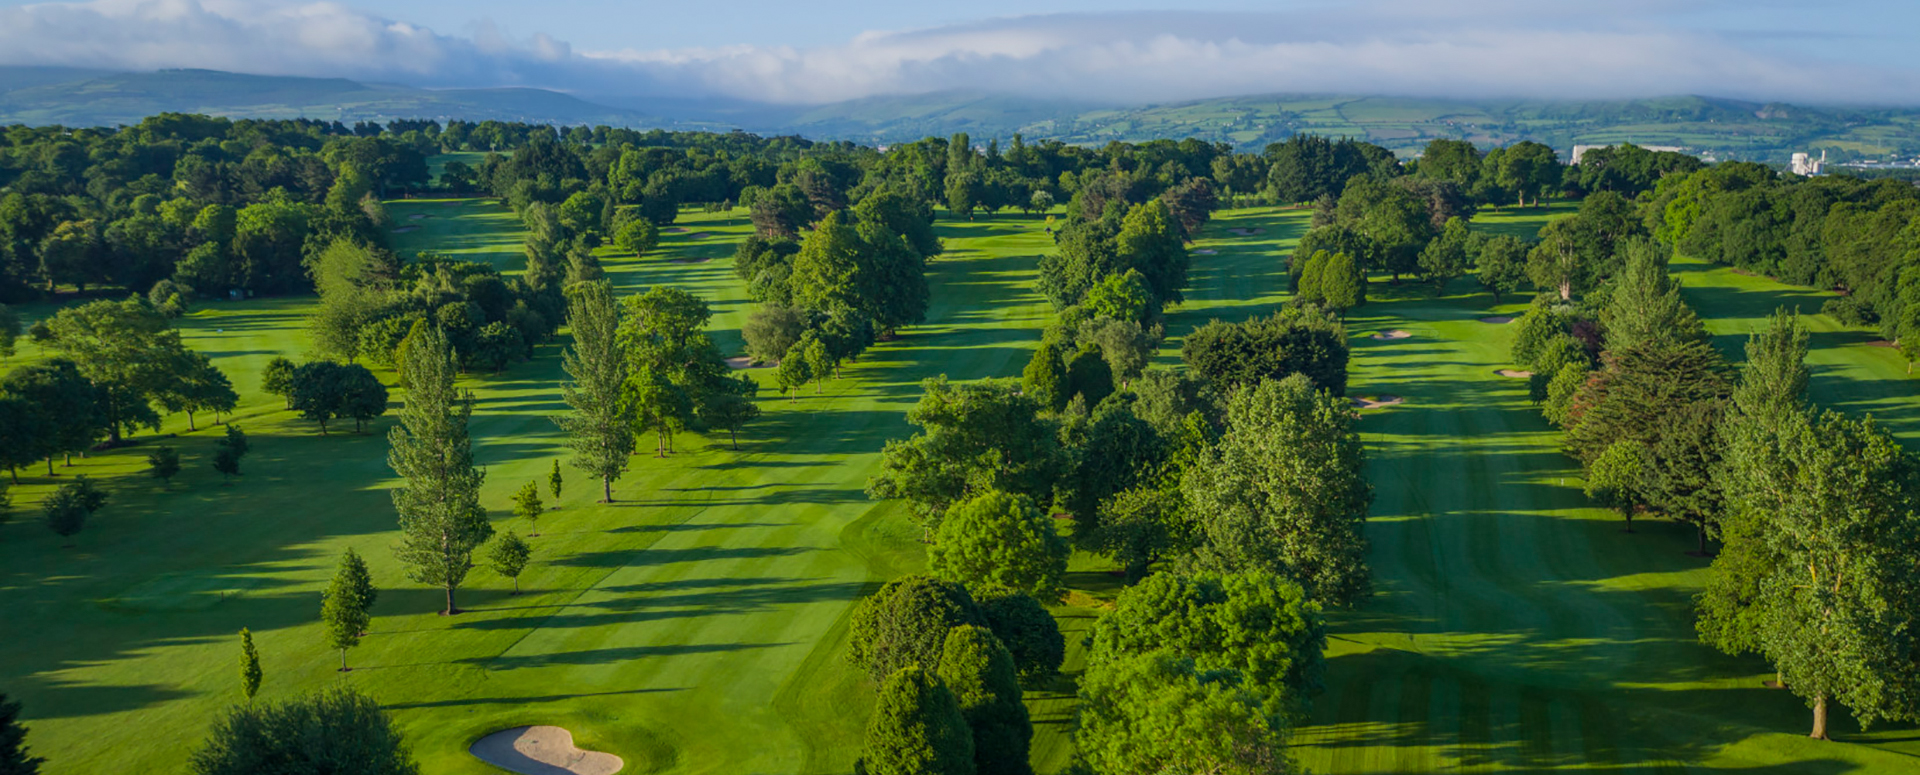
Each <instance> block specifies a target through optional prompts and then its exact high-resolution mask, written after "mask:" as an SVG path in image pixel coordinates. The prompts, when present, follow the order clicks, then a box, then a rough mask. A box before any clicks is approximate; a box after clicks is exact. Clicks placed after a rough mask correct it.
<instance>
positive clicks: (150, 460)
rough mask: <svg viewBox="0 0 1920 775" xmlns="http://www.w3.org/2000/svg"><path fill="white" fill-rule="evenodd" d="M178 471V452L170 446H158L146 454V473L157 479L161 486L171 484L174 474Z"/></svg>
mask: <svg viewBox="0 0 1920 775" xmlns="http://www.w3.org/2000/svg"><path fill="white" fill-rule="evenodd" d="M178 473H180V452H179V451H178V450H176V449H174V448H172V447H160V448H159V449H156V450H154V451H153V454H150V455H147V474H148V475H149V476H152V477H153V478H155V479H159V480H160V483H161V485H162V486H165V485H168V484H172V483H173V477H174V475H175V474H178Z"/></svg>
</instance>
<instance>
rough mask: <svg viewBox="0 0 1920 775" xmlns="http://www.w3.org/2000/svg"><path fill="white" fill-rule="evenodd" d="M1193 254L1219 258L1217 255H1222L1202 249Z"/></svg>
mask: <svg viewBox="0 0 1920 775" xmlns="http://www.w3.org/2000/svg"><path fill="white" fill-rule="evenodd" d="M1193 254H1194V255H1196V256H1217V255H1220V251H1218V250H1208V249H1201V250H1196V251H1193Z"/></svg>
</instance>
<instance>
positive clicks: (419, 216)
mask: <svg viewBox="0 0 1920 775" xmlns="http://www.w3.org/2000/svg"><path fill="white" fill-rule="evenodd" d="M427 217H430V216H428V215H427V214H426V213H414V214H412V215H409V216H407V220H409V221H417V220H420V219H422V218H427Z"/></svg>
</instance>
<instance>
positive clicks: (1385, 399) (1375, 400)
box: [1351, 396, 1407, 409]
mask: <svg viewBox="0 0 1920 775" xmlns="http://www.w3.org/2000/svg"><path fill="white" fill-rule="evenodd" d="M1351 400H1352V401H1353V405H1354V406H1357V407H1360V408H1361V409H1379V408H1380V407H1383V406H1394V405H1396V404H1404V403H1406V402H1407V399H1404V398H1401V397H1399V396H1374V397H1372V398H1363V397H1360V396H1355V397H1353V398H1352V399H1351Z"/></svg>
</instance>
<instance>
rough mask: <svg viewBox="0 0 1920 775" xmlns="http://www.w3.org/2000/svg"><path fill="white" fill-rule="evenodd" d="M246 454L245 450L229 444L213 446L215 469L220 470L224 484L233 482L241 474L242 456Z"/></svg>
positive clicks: (221, 481) (221, 480)
mask: <svg viewBox="0 0 1920 775" xmlns="http://www.w3.org/2000/svg"><path fill="white" fill-rule="evenodd" d="M229 427H231V426H229ZM245 456H246V453H245V451H243V450H242V449H236V448H234V447H233V446H231V445H228V444H220V445H217V446H215V447H214V448H213V470H215V471H219V472H220V483H221V484H222V485H225V484H227V483H229V482H231V481H232V480H233V477H236V476H239V475H240V458H242V457H245Z"/></svg>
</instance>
